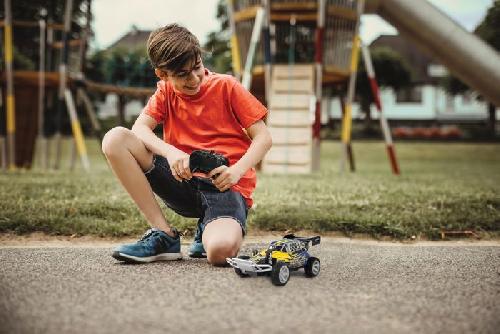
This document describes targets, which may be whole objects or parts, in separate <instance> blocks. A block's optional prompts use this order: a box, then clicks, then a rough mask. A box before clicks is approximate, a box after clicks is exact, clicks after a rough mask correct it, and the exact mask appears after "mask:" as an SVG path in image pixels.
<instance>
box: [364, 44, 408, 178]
mask: <svg viewBox="0 0 500 334" xmlns="http://www.w3.org/2000/svg"><path fill="white" fill-rule="evenodd" d="M361 51H362V53H363V60H364V62H365V67H366V73H367V74H368V79H369V81H370V87H371V90H372V95H373V100H374V102H375V106H376V107H377V110H378V112H379V118H380V127H381V128H382V132H383V134H384V140H385V144H386V148H387V154H388V156H389V161H390V163H391V168H392V173H393V174H395V175H399V174H400V171H399V165H398V161H397V159H396V151H395V149H394V145H393V143H392V136H391V131H390V129H389V124H388V123H387V119H386V118H385V116H384V113H383V112H382V103H381V101H380V90H379V88H378V84H377V79H376V77H375V70H374V69H373V64H372V59H371V57H370V51H369V50H368V47H367V46H366V45H364V44H363V43H362V44H361Z"/></svg>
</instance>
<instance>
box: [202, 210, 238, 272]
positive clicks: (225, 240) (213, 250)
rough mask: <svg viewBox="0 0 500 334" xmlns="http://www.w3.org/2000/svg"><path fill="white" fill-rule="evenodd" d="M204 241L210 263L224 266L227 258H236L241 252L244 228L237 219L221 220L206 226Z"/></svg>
mask: <svg viewBox="0 0 500 334" xmlns="http://www.w3.org/2000/svg"><path fill="white" fill-rule="evenodd" d="M202 239H203V246H204V247H205V250H206V252H207V259H208V262H210V263H211V264H213V265H224V264H226V258H227V257H235V256H236V255H237V254H238V251H239V250H240V247H241V244H242V243H243V233H242V228H241V225H240V224H239V223H238V222H237V221H236V220H235V219H232V218H219V219H216V220H214V221H211V222H210V223H209V224H207V225H206V226H205V229H204V231H203V237H202Z"/></svg>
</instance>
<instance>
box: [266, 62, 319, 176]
mask: <svg viewBox="0 0 500 334" xmlns="http://www.w3.org/2000/svg"><path fill="white" fill-rule="evenodd" d="M314 73H315V71H314V64H310V65H309V64H308V65H302V64H301V65H293V66H291V65H273V73H272V83H271V94H270V95H271V98H270V101H269V116H268V118H267V126H268V127H269V130H270V132H271V135H272V138H273V147H272V148H271V150H270V151H269V152H268V153H267V155H266V157H265V158H264V160H263V162H262V171H263V172H264V173H276V174H306V173H311V166H312V164H311V160H312V124H313V122H314V102H315V100H314V96H315V93H314Z"/></svg>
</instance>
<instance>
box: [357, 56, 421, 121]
mask: <svg viewBox="0 0 500 334" xmlns="http://www.w3.org/2000/svg"><path fill="white" fill-rule="evenodd" d="M370 53H371V57H372V62H373V67H374V70H375V73H376V75H377V83H378V85H379V86H380V87H390V88H392V89H394V90H398V89H401V88H405V87H408V86H409V85H410V83H411V70H410V67H409V66H408V65H407V64H406V63H405V62H404V60H403V58H402V57H401V56H400V55H399V54H398V53H397V52H395V51H393V50H391V49H388V48H382V47H381V48H376V49H374V50H371V51H370ZM360 55H361V54H360ZM360 59H361V57H360ZM356 82H357V84H356V96H357V97H358V99H359V104H360V107H361V110H362V112H363V113H364V114H365V120H366V123H365V124H366V129H367V130H368V129H369V126H370V121H371V116H370V105H371V104H372V103H373V102H374V100H373V95H372V91H371V88H370V82H369V79H368V74H367V72H366V68H365V64H364V62H361V61H360V62H359V67H358V73H357V78H356Z"/></svg>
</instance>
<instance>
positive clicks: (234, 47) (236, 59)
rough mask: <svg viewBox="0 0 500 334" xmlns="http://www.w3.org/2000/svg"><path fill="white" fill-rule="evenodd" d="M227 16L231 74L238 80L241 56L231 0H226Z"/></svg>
mask: <svg viewBox="0 0 500 334" xmlns="http://www.w3.org/2000/svg"><path fill="white" fill-rule="evenodd" d="M226 4H227V16H228V17H229V27H230V28H231V58H232V64H233V72H234V73H233V75H234V76H235V77H236V78H237V79H238V80H240V78H241V57H240V48H239V45H238V37H237V36H236V23H235V21H234V4H233V0H227V3H226Z"/></svg>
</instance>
